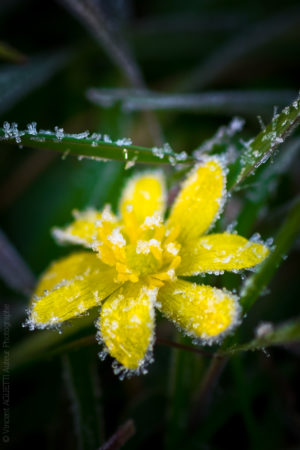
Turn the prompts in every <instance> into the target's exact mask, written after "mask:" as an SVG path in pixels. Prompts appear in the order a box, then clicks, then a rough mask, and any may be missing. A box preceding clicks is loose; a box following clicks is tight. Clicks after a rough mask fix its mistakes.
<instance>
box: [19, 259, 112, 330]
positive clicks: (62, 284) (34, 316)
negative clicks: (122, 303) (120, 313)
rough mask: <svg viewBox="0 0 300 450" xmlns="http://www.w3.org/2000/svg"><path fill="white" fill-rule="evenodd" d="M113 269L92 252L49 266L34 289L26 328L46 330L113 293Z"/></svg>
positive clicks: (80, 312)
mask: <svg viewBox="0 0 300 450" xmlns="http://www.w3.org/2000/svg"><path fill="white" fill-rule="evenodd" d="M114 278H115V270H114V269H111V268H110V267H108V266H106V265H105V264H103V263H102V262H101V261H100V260H99V258H97V256H96V255H95V254H94V253H89V252H80V253H75V254H73V255H71V256H67V257H66V258H63V259H61V260H60V261H57V262H55V263H53V264H52V265H51V266H50V268H49V269H48V270H47V271H46V272H45V274H44V275H43V276H42V278H41V281H40V283H39V285H38V286H37V289H36V292H35V296H34V299H33V301H32V307H31V311H30V316H29V319H28V321H27V322H28V325H29V326H30V327H32V328H35V327H37V328H46V327H47V326H51V325H56V324H59V323H61V322H63V321H65V320H68V319H72V318H74V317H77V316H79V315H80V314H82V313H84V312H85V311H87V310H89V309H90V308H92V307H94V306H96V305H98V304H100V302H101V300H103V299H104V298H106V297H107V296H108V295H109V294H111V293H112V292H114V291H115V290H116V289H117V288H118V287H119V284H116V283H115V282H114Z"/></svg>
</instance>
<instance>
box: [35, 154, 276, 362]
mask: <svg viewBox="0 0 300 450" xmlns="http://www.w3.org/2000/svg"><path fill="white" fill-rule="evenodd" d="M225 184H226V179H225V174H224V169H223V167H222V164H221V162H220V160H219V159H218V158H216V157H215V158H209V159H207V160H206V161H205V162H204V163H203V164H200V165H198V166H197V167H195V169H193V170H192V172H191V173H190V175H189V176H188V178H187V180H186V181H185V182H184V184H183V186H182V189H181V191H180V193H179V195H178V196H177V199H176V200H175V202H174V204H173V206H172V208H171V211H170V214H169V218H168V219H167V220H166V221H165V222H164V221H163V217H164V213H165V209H166V188H165V181H164V177H163V175H162V173H161V172H144V173H141V174H139V175H136V176H134V177H133V178H132V179H131V180H130V181H129V182H128V183H127V185H126V187H125V189H124V191H123V195H122V197H121V201H120V204H119V213H118V215H115V214H113V212H112V211H111V210H110V208H109V207H108V206H106V207H105V208H104V210H103V211H102V212H98V211H95V210H88V211H85V212H82V213H78V212H76V213H75V220H74V221H73V223H71V225H69V226H68V227H66V228H65V229H63V230H61V229H56V230H54V235H55V237H56V238H57V239H58V240H59V241H60V242H71V243H75V244H81V245H83V246H84V247H85V248H86V249H87V250H85V251H80V252H77V253H74V254H72V255H71V256H67V257H66V258H63V259H62V260H60V261H57V262H54V263H53V264H52V265H51V266H50V268H49V269H48V270H47V271H46V273H45V274H44V275H43V276H42V278H41V280H40V283H39V285H38V286H37V289H36V292H35V296H34V300H33V302H32V307H31V310H30V313H29V318H28V324H29V326H30V327H31V328H46V327H52V326H57V325H59V324H60V323H62V322H64V321H66V320H70V319H73V318H75V317H78V316H80V315H82V314H83V313H85V312H86V311H88V310H89V309H90V308H93V307H95V306H99V305H101V311H100V317H99V319H98V321H97V324H96V325H97V328H98V330H99V331H98V336H99V340H101V342H103V343H104V346H105V351H106V352H108V353H110V355H111V356H113V357H114V358H115V359H116V360H117V362H118V363H119V364H120V367H121V368H123V369H126V370H131V371H139V370H140V369H142V368H143V367H144V363H145V360H146V359H147V357H148V355H149V354H150V353H151V350H152V345H153V336H154V331H153V329H154V308H155V307H157V308H158V309H159V310H160V311H161V312H162V314H164V315H165V316H166V317H167V318H169V319H170V320H172V321H173V322H174V323H175V324H176V325H178V326H179V327H180V328H181V329H183V330H184V331H185V333H187V334H188V335H190V336H192V337H194V338H198V339H199V340H200V341H202V342H204V343H213V342H218V341H220V339H222V338H223V337H224V336H225V335H226V334H227V333H228V332H229V331H231V330H232V329H233V327H234V326H235V325H236V324H237V323H238V322H239V313H240V307H239V304H238V299H237V297H236V296H235V295H233V294H232V293H230V292H228V291H225V290H221V289H216V288H214V287H211V286H206V285H199V284H195V283H191V282H189V281H185V280H183V279H182V278H180V277H182V276H191V275H196V274H201V273H207V272H209V273H212V272H213V273H220V272H222V271H224V270H239V269H244V268H250V267H253V266H255V265H256V264H258V263H260V262H261V261H262V260H263V259H264V258H265V257H266V256H267V254H268V252H269V250H268V248H267V247H265V246H264V245H262V244H260V243H257V242H251V241H248V240H247V239H245V238H243V237H241V236H239V235H237V234H230V233H222V234H210V235H207V234H205V233H206V232H207V231H208V229H209V228H210V227H211V226H212V225H213V223H214V221H215V220H216V218H217V217H218V215H219V213H220V210H221V209H222V207H223V204H224V200H225V193H226V190H225Z"/></svg>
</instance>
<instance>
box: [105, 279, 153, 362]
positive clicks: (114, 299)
mask: <svg viewBox="0 0 300 450" xmlns="http://www.w3.org/2000/svg"><path fill="white" fill-rule="evenodd" d="M156 294H157V289H156V288H154V289H149V288H147V287H146V286H144V285H142V284H141V283H130V282H129V283H126V284H124V285H123V286H122V287H121V288H120V289H119V290H118V291H117V292H116V293H115V294H114V295H112V296H110V297H109V298H108V299H107V300H106V301H105V302H104V304H103V306H102V309H101V316H100V319H99V321H98V324H97V325H98V327H99V329H100V336H101V338H102V339H103V340H104V343H105V345H106V347H107V349H108V351H109V353H110V354H111V356H113V357H114V358H115V359H116V360H117V361H118V362H119V363H121V364H122V365H123V366H124V367H125V368H127V369H133V370H136V369H138V368H139V367H140V366H141V365H142V363H143V361H144V358H145V355H146V352H147V350H148V349H149V347H150V348H151V345H152V340H153V327H154V302H155V299H156Z"/></svg>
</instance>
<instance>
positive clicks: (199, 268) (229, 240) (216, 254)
mask: <svg viewBox="0 0 300 450" xmlns="http://www.w3.org/2000/svg"><path fill="white" fill-rule="evenodd" d="M268 254H269V249H268V248H267V247H266V246H265V245H262V244H259V243H257V242H252V241H248V240H247V239H245V238H244V237H242V236H239V235H238V234H229V233H223V234H210V235H208V236H202V237H201V238H199V239H197V240H195V241H194V242H192V241H191V242H189V243H188V244H187V245H185V246H184V247H183V248H182V249H181V253H180V256H181V264H180V266H179V267H178V269H177V274H178V275H197V274H199V273H201V272H218V271H220V270H239V269H247V268H249V267H253V266H255V265H256V264H259V263H260V262H261V261H263V260H264V259H265V258H266V256H267V255H268Z"/></svg>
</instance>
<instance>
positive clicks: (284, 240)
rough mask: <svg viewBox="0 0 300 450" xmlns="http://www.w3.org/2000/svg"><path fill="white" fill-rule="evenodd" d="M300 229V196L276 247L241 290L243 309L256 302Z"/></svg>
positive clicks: (284, 225)
mask: <svg viewBox="0 0 300 450" xmlns="http://www.w3.org/2000/svg"><path fill="white" fill-rule="evenodd" d="M299 230H300V198H297V200H296V202H295V204H294V206H293V208H292V209H291V211H290V213H289V215H288V217H287V219H286V220H285V222H284V224H283V225H282V227H281V228H280V230H279V232H278V234H277V236H276V238H275V241H274V249H273V250H272V251H271V253H270V255H269V256H268V258H266V259H265V260H264V261H263V262H262V263H261V264H260V266H259V268H258V269H257V271H256V272H255V273H254V274H253V275H252V276H250V277H249V278H248V279H247V280H246V282H245V284H244V286H243V288H242V291H241V297H240V303H241V305H242V308H243V310H244V311H245V312H246V311H248V310H249V309H250V308H251V306H252V305H253V304H254V303H255V301H256V300H257V298H258V297H259V295H260V293H261V292H262V291H263V290H264V289H265V287H266V286H267V285H268V283H269V281H270V280H271V278H272V277H273V275H274V274H275V273H276V270H277V268H278V266H279V264H280V263H281V261H282V258H283V257H284V256H285V255H286V254H287V252H288V251H289V249H290V247H291V245H292V243H293V241H294V239H295V237H296V236H297V234H298V233H299Z"/></svg>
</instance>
